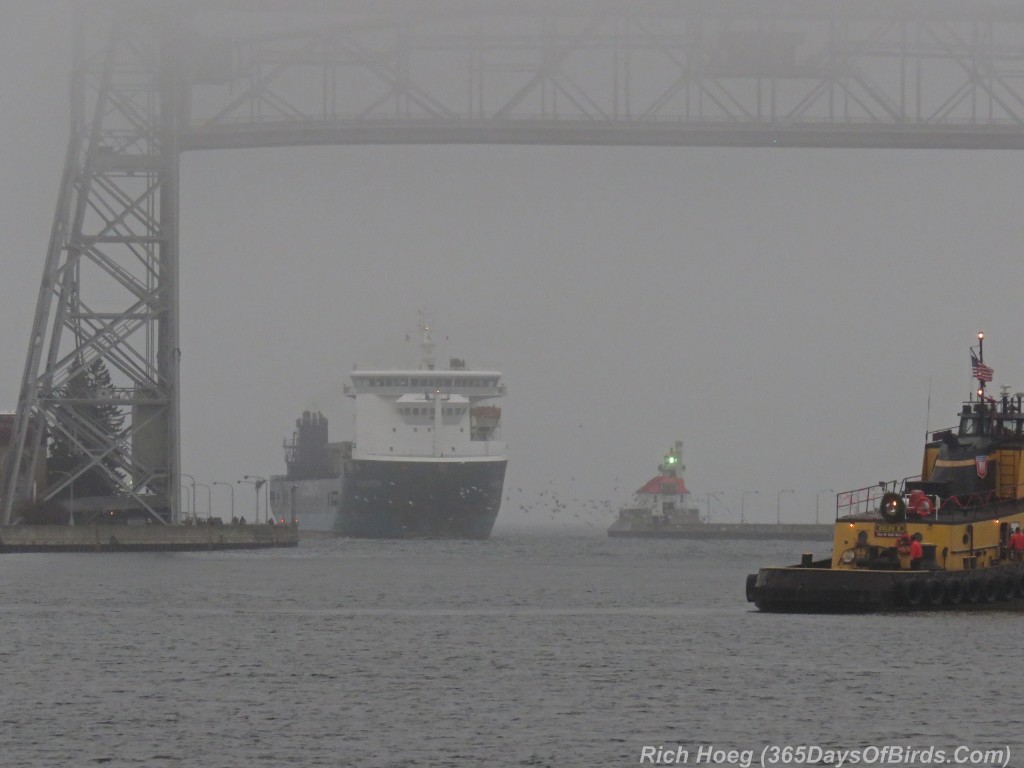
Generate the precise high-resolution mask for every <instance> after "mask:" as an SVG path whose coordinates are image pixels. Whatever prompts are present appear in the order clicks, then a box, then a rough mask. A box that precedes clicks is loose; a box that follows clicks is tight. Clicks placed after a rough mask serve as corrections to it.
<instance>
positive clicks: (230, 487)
mask: <svg viewBox="0 0 1024 768" xmlns="http://www.w3.org/2000/svg"><path fill="white" fill-rule="evenodd" d="M213 484H214V485H226V486H227V487H228V490H229V491H231V522H234V521H235V486H233V485H232V484H231V483H225V482H224V481H223V480H214V481H213Z"/></svg>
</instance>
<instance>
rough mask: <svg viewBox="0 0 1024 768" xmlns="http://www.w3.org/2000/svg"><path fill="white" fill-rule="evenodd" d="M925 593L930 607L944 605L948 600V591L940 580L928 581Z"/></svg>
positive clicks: (925, 585)
mask: <svg viewBox="0 0 1024 768" xmlns="http://www.w3.org/2000/svg"><path fill="white" fill-rule="evenodd" d="M924 593H925V597H926V598H927V599H928V604H929V605H936V606H937V605H942V603H943V601H944V600H945V599H946V590H944V589H943V588H942V582H941V581H939V580H938V579H928V581H926V582H925V584H924Z"/></svg>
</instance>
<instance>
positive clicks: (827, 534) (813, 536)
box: [608, 523, 834, 541]
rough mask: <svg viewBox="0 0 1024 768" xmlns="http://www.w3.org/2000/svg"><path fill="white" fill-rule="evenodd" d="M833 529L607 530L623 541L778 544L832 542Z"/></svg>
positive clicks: (702, 526)
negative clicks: (760, 541) (767, 541)
mask: <svg viewBox="0 0 1024 768" xmlns="http://www.w3.org/2000/svg"><path fill="white" fill-rule="evenodd" d="M833 530H834V526H832V525H831V524H829V525H817V524H810V523H794V524H788V523H783V524H778V525H775V524H771V523H743V524H742V525H741V524H739V523H695V524H693V525H677V526H671V527H668V526H664V527H660V528H644V529H635V528H629V527H625V526H624V527H622V528H618V527H616V525H613V526H612V527H611V528H609V529H608V535H609V536H611V537H612V538H625V539H775V540H779V541H832V532H833Z"/></svg>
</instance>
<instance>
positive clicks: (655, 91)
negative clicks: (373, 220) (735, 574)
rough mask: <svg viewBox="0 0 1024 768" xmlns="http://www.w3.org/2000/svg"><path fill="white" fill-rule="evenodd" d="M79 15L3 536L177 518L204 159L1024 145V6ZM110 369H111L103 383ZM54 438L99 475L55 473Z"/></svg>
mask: <svg viewBox="0 0 1024 768" xmlns="http://www.w3.org/2000/svg"><path fill="white" fill-rule="evenodd" d="M78 5H79V6H81V7H80V8H79V9H78V10H77V11H76V13H77V18H76V23H75V53H74V71H73V73H72V88H71V94H72V95H71V128H70V139H69V144H68V151H67V161H66V164H65V168H64V173H63V179H62V182H61V187H60V194H59V199H58V201H57V211H56V215H55V217H54V222H53V229H52V234H51V238H50V243H49V247H48V249H47V252H46V259H45V262H44V267H43V277H42V281H41V285H40V289H39V297H38V302H37V305H36V314H35V318H34V321H33V324H32V331H31V338H30V341H29V350H28V355H27V359H26V363H25V369H24V376H23V379H22V384H21V391H20V394H19V399H18V410H17V415H16V417H15V427H14V434H13V436H12V441H11V445H10V449H9V451H8V458H7V462H6V464H5V467H4V473H3V478H2V479H3V489H2V490H3V494H2V507H0V522H2V523H5V524H6V523H11V522H16V521H17V519H18V515H19V509H20V505H23V504H29V503H32V502H35V503H45V502H46V501H47V500H49V499H52V498H53V497H54V496H56V495H58V494H61V493H62V492H63V491H64V490H65V488H68V487H69V486H71V487H73V483H74V482H75V481H76V480H79V478H82V477H83V476H85V475H91V476H94V475H96V474H97V473H98V474H99V475H101V476H102V477H103V478H105V479H106V481H107V482H108V484H109V487H110V488H111V494H112V495H114V496H116V498H117V501H118V503H119V504H120V505H121V506H124V505H129V506H133V507H135V508H136V509H138V510H141V511H143V512H144V513H145V514H147V515H149V516H150V517H151V518H152V519H153V520H156V521H160V522H172V521H174V520H177V519H178V518H179V482H180V476H181V458H180V441H179V386H178V385H179V377H180V371H179V362H180V358H181V344H180V342H179V330H178V194H179V191H178V187H179V182H178V158H179V154H180V152H182V151H186V150H200V149H217V148H233V147H268V146H300V145H314V144H398V143H406V144H430V143H448V144H459V143H461V144H467V143H478V144H479V143H492V144H577V145H599V146H600V145H604V146H607V145H648V146H747V147H871V148H915V147H929V148H974V149H982V148H1000V149H1021V148H1024V4H1021V3H1020V2H1019V1H1018V0H927V2H920V0H388V2H383V1H382V0H129V1H127V2H125V1H123V0H122V1H120V2H118V1H116V0H111V1H110V2H104V3H100V2H97V3H89V4H78ZM101 369H102V371H105V372H106V374H107V375H108V378H107V379H104V378H103V377H102V376H101V377H100V378H98V379H97V378H96V377H93V379H92V385H91V386H82V382H83V381H86V380H88V379H89V375H88V374H89V372H96V371H100V370H101ZM97 381H102V382H105V383H103V384H102V386H98V385H96V382H97ZM58 440H59V441H60V442H61V443H62V444H63V445H65V446H68V447H70V450H71V452H72V453H74V454H75V456H76V457H77V463H76V464H75V465H74V466H73V468H72V469H71V470H70V471H66V472H63V471H62V472H59V473H58V472H52V471H50V472H48V471H47V469H46V465H47V452H48V445H50V444H52V443H53V442H54V441H58ZM79 482H81V480H79ZM74 496H75V498H76V500H77V499H78V498H79V493H78V492H77V490H76V492H75V493H74Z"/></svg>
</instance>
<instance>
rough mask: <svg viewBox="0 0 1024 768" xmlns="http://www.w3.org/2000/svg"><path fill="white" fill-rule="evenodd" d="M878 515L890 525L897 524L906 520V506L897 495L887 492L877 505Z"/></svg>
mask: <svg viewBox="0 0 1024 768" xmlns="http://www.w3.org/2000/svg"><path fill="white" fill-rule="evenodd" d="M878 514H880V515H881V516H882V517H883V518H885V519H886V520H888V521H889V522H890V523H895V522H899V521H900V520H904V519H906V516H907V505H906V504H905V503H904V502H903V497H901V496H900V495H899V494H898V493H895V492H893V491H889V492H888V493H885V494H883V495H882V501H881V503H880V504H879V505H878Z"/></svg>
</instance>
